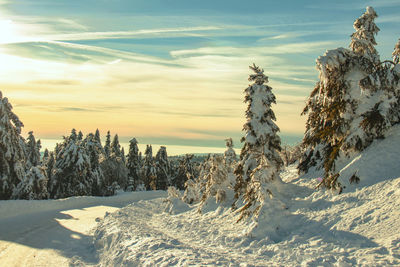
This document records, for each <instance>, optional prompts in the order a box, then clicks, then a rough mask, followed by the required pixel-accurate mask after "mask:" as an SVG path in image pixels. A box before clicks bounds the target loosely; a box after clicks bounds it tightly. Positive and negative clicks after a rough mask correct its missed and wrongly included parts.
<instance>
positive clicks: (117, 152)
mask: <svg viewBox="0 0 400 267" xmlns="http://www.w3.org/2000/svg"><path fill="white" fill-rule="evenodd" d="M111 153H112V154H114V156H116V157H121V158H122V153H121V145H120V144H119V139H118V134H116V135H114V139H113V141H112V143H111Z"/></svg>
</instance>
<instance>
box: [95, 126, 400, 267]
mask: <svg viewBox="0 0 400 267" xmlns="http://www.w3.org/2000/svg"><path fill="white" fill-rule="evenodd" d="M399 141H400V126H398V127H394V128H393V129H392V130H391V131H390V132H389V133H388V134H387V138H386V139H384V140H378V141H375V142H374V143H373V144H372V145H371V147H370V148H368V149H366V150H365V151H364V152H363V153H360V154H358V155H353V157H351V158H349V159H342V160H341V163H340V164H341V166H343V168H342V170H341V174H342V175H343V176H344V177H345V179H347V176H346V175H347V174H352V172H353V171H354V170H358V175H359V176H360V179H361V181H360V183H359V184H358V185H349V184H348V185H347V188H346V189H345V190H344V192H343V193H342V194H340V195H337V194H335V193H332V192H328V191H315V186H316V185H317V183H318V181H317V179H316V178H318V176H319V173H318V172H315V173H311V174H308V177H312V179H310V178H305V177H298V176H297V170H296V168H295V167H296V166H295V165H291V166H289V167H288V168H286V169H284V170H283V171H282V172H281V178H282V180H283V181H284V182H285V183H282V184H281V186H280V188H279V190H276V191H278V192H279V194H280V195H279V197H277V198H276V199H279V200H283V201H282V202H281V203H280V204H281V206H282V208H281V209H279V208H278V207H279V205H275V204H274V205H272V204H271V205H270V208H271V209H275V212H276V213H275V214H276V216H270V210H268V212H266V213H265V215H266V216H264V217H263V216H260V218H259V222H258V228H259V229H258V231H257V232H258V234H257V235H252V236H249V235H247V234H246V233H247V232H248V229H249V227H252V226H254V225H251V224H250V225H249V224H248V222H243V221H241V222H239V223H237V222H236V221H237V219H238V216H239V214H237V213H235V212H232V211H231V209H230V208H229V207H227V206H225V205H223V206H220V205H218V204H215V205H214V206H211V205H210V206H209V207H208V209H207V210H204V211H203V212H202V214H200V213H199V212H198V209H197V206H198V204H197V205H187V204H185V203H183V202H182V201H181V200H179V199H174V200H173V202H174V203H173V205H171V201H170V203H166V202H165V199H153V200H150V201H139V202H135V203H133V204H131V205H129V206H127V207H124V208H122V209H120V210H119V211H117V212H116V213H112V214H108V215H107V216H106V217H105V218H104V219H103V220H101V221H100V223H99V225H98V227H97V229H96V231H95V246H96V248H97V249H98V251H99V260H100V263H99V264H100V266H122V265H124V266H127V265H132V266H137V265H140V266H141V265H143V266H154V265H157V266H168V265H177V266H187V265H196V266H203V265H223V266H272V265H273V266H354V265H357V266H389V265H391V266H393V265H400V246H399V244H400V231H399V230H400V226H399V224H398V222H399V221H400V210H399V208H398V207H399V206H400V177H399V176H400V167H399V164H398V162H399V160H400V156H399V154H398V151H399V149H400V142H399ZM342 182H343V183H344V181H342ZM276 199H275V201H276ZM168 205H169V208H170V210H169V212H168V213H167V212H164V211H165V207H166V206H168ZM285 208H286V209H285ZM171 209H172V211H171Z"/></svg>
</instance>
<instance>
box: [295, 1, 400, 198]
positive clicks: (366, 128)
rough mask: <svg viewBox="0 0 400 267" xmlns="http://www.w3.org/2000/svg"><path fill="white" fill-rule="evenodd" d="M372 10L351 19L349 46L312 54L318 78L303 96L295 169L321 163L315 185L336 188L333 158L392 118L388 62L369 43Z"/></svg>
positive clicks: (363, 142)
mask: <svg viewBox="0 0 400 267" xmlns="http://www.w3.org/2000/svg"><path fill="white" fill-rule="evenodd" d="M376 16H377V15H376V13H375V11H374V10H373V9H372V8H370V7H368V8H367V11H366V12H365V13H364V14H363V15H362V16H361V17H360V18H359V19H357V20H356V21H355V23H354V28H355V29H356V32H355V33H354V34H353V35H352V41H351V44H350V48H351V50H349V49H345V48H338V49H335V50H330V51H327V52H326V53H325V55H324V56H322V57H319V58H318V59H317V69H318V70H319V72H320V75H319V77H320V81H319V82H318V83H317V85H316V86H315V88H314V90H313V91H312V92H311V95H310V97H309V98H308V101H307V105H306V107H305V108H304V111H303V115H304V114H308V119H307V124H306V133H305V136H304V139H303V147H304V149H305V153H304V154H303V156H302V158H301V160H300V163H299V167H298V168H299V171H301V172H307V171H308V170H309V168H310V167H311V166H316V167H317V168H321V167H323V168H324V171H325V177H324V179H323V181H322V182H321V184H320V185H322V186H325V187H327V188H333V189H335V188H337V189H339V190H341V188H342V187H341V185H340V183H339V182H338V178H339V175H338V174H337V171H336V170H335V167H336V166H335V162H336V159H337V158H338V157H339V156H341V155H343V156H345V155H349V154H350V153H352V152H357V151H362V150H363V149H365V148H366V147H368V146H369V144H370V143H371V142H372V141H373V140H374V139H377V138H382V137H383V134H384V132H385V130H386V129H387V128H388V127H390V126H391V125H393V124H394V123H397V122H398V120H399V119H398V118H399V116H398V115H397V114H398V113H399V112H398V107H399V106H398V100H397V99H398V98H397V97H396V93H395V91H396V90H395V88H396V84H397V82H396V79H395V76H396V75H395V72H394V68H392V67H391V66H390V64H391V63H390V64H389V63H387V64H386V63H381V62H380V61H379V55H378V53H377V52H376V49H375V48H374V45H375V44H376V42H375V39H374V35H375V34H376V33H377V32H378V30H379V29H378V28H377V27H376V25H375V24H374V19H375V18H376Z"/></svg>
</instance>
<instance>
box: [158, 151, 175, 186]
mask: <svg viewBox="0 0 400 267" xmlns="http://www.w3.org/2000/svg"><path fill="white" fill-rule="evenodd" d="M155 164H156V176H157V178H156V181H155V185H156V189H157V190H167V187H168V184H169V180H170V173H171V166H170V164H169V160H168V154H167V148H166V147H165V146H161V147H160V149H159V150H158V152H157V154H156V158H155Z"/></svg>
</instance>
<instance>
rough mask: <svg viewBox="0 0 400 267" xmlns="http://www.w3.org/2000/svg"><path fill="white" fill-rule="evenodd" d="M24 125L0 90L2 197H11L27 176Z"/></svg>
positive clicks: (0, 188)
mask: <svg viewBox="0 0 400 267" xmlns="http://www.w3.org/2000/svg"><path fill="white" fill-rule="evenodd" d="M23 126H24V124H23V123H22V122H21V121H20V120H19V118H18V116H17V115H15V113H13V111H12V105H11V104H10V103H9V102H8V99H7V98H6V97H3V95H2V93H1V91H0V199H9V198H10V197H11V195H12V193H13V191H14V189H15V188H16V187H17V185H18V184H19V182H20V181H22V179H23V178H24V177H25V141H24V139H23V138H22V137H21V128H22V127H23Z"/></svg>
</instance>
